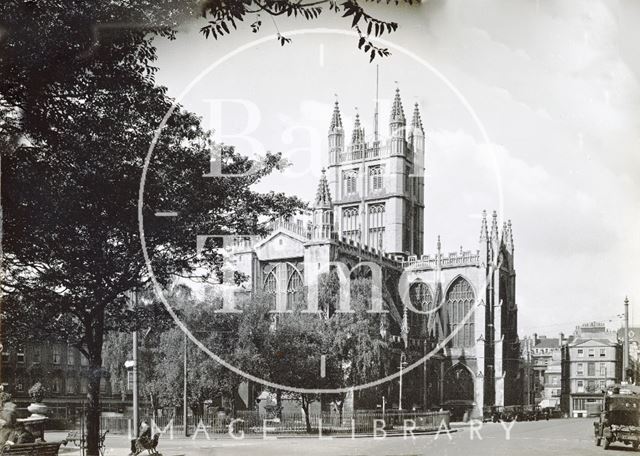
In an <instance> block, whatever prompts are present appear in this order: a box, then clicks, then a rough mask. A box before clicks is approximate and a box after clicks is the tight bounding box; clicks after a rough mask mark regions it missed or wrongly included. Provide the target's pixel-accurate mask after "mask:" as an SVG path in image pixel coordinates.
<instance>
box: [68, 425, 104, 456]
mask: <svg viewBox="0 0 640 456" xmlns="http://www.w3.org/2000/svg"><path fill="white" fill-rule="evenodd" d="M107 432H109V430H106V431H104V432H103V433H101V434H100V442H99V443H98V448H99V449H100V454H104V440H105V438H106V437H107ZM85 439H86V436H84V437H83V436H82V435H81V434H80V431H69V433H68V434H67V436H66V437H65V438H64V440H63V441H62V444H63V445H64V446H67V443H69V442H71V443H73V444H74V445H75V446H77V447H80V448H82V447H84V443H85Z"/></svg>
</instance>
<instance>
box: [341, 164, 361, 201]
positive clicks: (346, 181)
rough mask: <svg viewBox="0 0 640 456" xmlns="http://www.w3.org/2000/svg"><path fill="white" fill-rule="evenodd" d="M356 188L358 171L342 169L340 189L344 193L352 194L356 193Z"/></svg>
mask: <svg viewBox="0 0 640 456" xmlns="http://www.w3.org/2000/svg"><path fill="white" fill-rule="evenodd" d="M357 188H358V171H357V170H355V169H354V170H351V171H343V172H342V190H343V192H344V194H345V195H352V194H354V193H356V191H357Z"/></svg>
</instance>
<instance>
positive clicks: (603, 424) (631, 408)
mask: <svg viewBox="0 0 640 456" xmlns="http://www.w3.org/2000/svg"><path fill="white" fill-rule="evenodd" d="M593 426H594V434H595V442H596V446H600V444H602V447H603V448H604V449H605V450H606V449H608V448H609V446H610V445H611V444H612V443H614V442H621V443H624V444H625V445H632V446H633V448H634V449H635V448H638V446H639V445H640V394H637V393H634V392H633V391H631V390H630V389H625V388H624V387H615V388H611V389H609V390H608V391H607V392H606V393H605V394H604V397H603V400H602V412H601V413H600V417H599V419H598V421H596V422H595V423H593Z"/></svg>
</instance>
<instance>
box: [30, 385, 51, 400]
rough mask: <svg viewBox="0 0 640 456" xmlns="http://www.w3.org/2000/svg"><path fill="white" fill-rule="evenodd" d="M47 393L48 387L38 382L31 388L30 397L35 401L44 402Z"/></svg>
mask: <svg viewBox="0 0 640 456" xmlns="http://www.w3.org/2000/svg"><path fill="white" fill-rule="evenodd" d="M46 394H47V389H46V388H45V387H44V385H43V384H42V383H40V382H36V383H35V384H34V385H33V386H32V387H31V388H29V397H30V398H31V399H32V400H33V402H42V400H43V399H44V396H45V395H46Z"/></svg>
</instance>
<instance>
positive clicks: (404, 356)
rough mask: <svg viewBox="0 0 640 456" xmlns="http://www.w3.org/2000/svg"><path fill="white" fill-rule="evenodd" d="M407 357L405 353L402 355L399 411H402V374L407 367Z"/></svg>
mask: <svg viewBox="0 0 640 456" xmlns="http://www.w3.org/2000/svg"><path fill="white" fill-rule="evenodd" d="M406 358H407V355H405V353H404V352H401V353H400V392H399V394H398V410H402V372H403V370H404V368H405V366H406V365H407V362H406Z"/></svg>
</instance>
